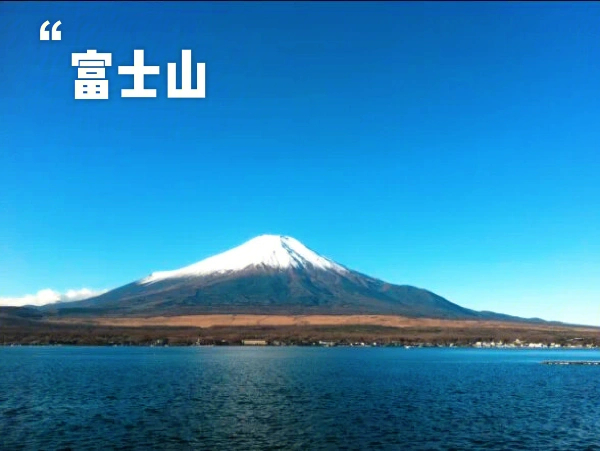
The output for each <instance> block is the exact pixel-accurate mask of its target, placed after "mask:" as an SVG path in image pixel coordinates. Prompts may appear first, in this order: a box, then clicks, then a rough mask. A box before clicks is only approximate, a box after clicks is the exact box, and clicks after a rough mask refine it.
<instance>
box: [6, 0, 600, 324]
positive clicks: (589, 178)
mask: <svg viewBox="0 0 600 451" xmlns="http://www.w3.org/2000/svg"><path fill="white" fill-rule="evenodd" d="M45 20H49V21H50V22H52V23H53V22H55V21H57V20H61V21H62V26H61V27H60V29H61V30H62V40H61V41H39V27H40V25H41V24H42V23H43V22H44V21H45ZM0 30H2V32H1V33H2V42H3V43H2V45H1V46H0V61H2V66H1V68H0V80H1V83H0V98H1V99H2V101H1V102H0V118H1V121H0V190H1V195H0V297H4V298H7V297H9V298H10V297H20V296H23V295H25V294H32V293H36V292H37V291H39V290H42V289H47V288H51V289H53V290H56V291H59V292H65V291H66V290H68V289H79V288H82V287H87V288H92V289H105V288H113V287H116V286H119V285H122V284H125V283H128V282H130V281H132V280H135V279H138V278H141V277H144V276H146V275H147V274H149V273H150V272H152V271H155V270H165V269H174V268H178V267H181V266H184V265H187V264H190V263H192V262H195V261H198V260H201V259H203V258H205V257H207V256H210V255H212V254H214V253H217V252H220V251H223V250H226V249H228V248H230V247H233V246H235V245H238V244H241V243H242V242H244V241H245V240H247V239H250V238H252V237H254V236H256V235H260V234H263V233H275V234H285V235H290V236H293V237H295V238H297V239H299V240H300V241H302V242H303V243H304V244H306V245H307V246H308V247H310V248H312V249H314V250H316V251H318V252H320V253H322V254H324V255H326V256H328V257H331V258H333V259H335V260H336V261H339V262H340V263H342V264H344V265H346V266H349V267H351V268H354V269H357V270H359V271H361V272H364V273H367V274H370V275H373V276H376V277H379V278H382V279H385V280H387V281H390V282H394V283H401V284H411V285H416V286H419V287H423V288H427V289H430V290H432V291H434V292H436V293H438V294H440V295H442V296H444V297H446V298H448V299H449V300H451V301H453V302H456V303H458V304H461V305H463V306H466V307H470V308H474V309H478V310H493V311H498V312H503V313H509V314H515V315H520V316H526V317H530V316H539V317H542V318H545V319H553V320H562V321H569V322H578V323H585V324H595V325H598V324H600V259H599V256H600V231H599V227H598V225H599V224H600V200H599V199H600V184H599V182H598V175H599V169H600V156H599V150H600V127H599V126H598V124H599V121H600V4H598V3H579V4H566V3H546V4H543V3H542V4H537V3H479V4H474V3H464V4H457V3H454V4H452V3H368V4H367V3H318V4H312V3H311V4H309V3H305V4H303V3H262V4H249V3H218V4H217V3H215V4H210V3H209V4H193V3H185V4H177V3H174V2H170V3H155V2H152V3H143V4H142V3H123V4H117V3H94V2H90V3H79V4H78V3H68V4H67V3H2V4H0ZM87 49H97V50H98V51H99V52H110V53H112V54H113V66H112V67H110V68H108V70H107V78H108V80H109V83H110V99H109V100H105V101H82V100H78V101H76V100H74V98H73V84H74V80H75V79H76V77H77V69H76V68H74V67H71V65H70V63H71V61H70V60H71V53H73V52H85V51H86V50H87ZM134 49H144V50H145V58H146V64H150V65H159V66H160V68H161V69H160V70H161V73H160V75H158V76H149V77H146V87H147V88H156V89H157V90H158V97H157V98H153V99H129V98H121V96H120V89H121V88H131V87H132V86H133V81H132V77H131V76H125V75H118V74H117V66H118V65H131V64H132V63H133V50H134ZM182 49H192V58H193V60H194V62H205V63H206V80H207V81H206V93H207V97H206V99H169V98H167V92H166V84H167V76H166V74H167V63H169V62H177V63H179V61H180V58H181V50H182ZM194 78H195V77H194Z"/></svg>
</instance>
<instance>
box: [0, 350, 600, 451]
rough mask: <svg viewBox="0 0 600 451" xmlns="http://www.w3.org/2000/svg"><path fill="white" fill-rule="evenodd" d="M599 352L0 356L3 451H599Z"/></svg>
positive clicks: (108, 352)
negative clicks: (557, 362) (571, 362)
mask: <svg viewBox="0 0 600 451" xmlns="http://www.w3.org/2000/svg"><path fill="white" fill-rule="evenodd" d="M595 359H598V360H600V352H598V351H590V350H580V351H555V350H547V351H539V350H479V349H403V348H301V347H297V348H296V347H282V348H276V347H268V348H251V347H246V348H243V347H214V348H197V347H191V348H137V347H115V348H83V347H15V348H2V347H0V449H2V450H12V449H27V450H38V449H45V450H54V449H73V450H79V449H99V450H100V449H101V450H104V449H139V450H147V449H172V450H181V449H184V450H185V449H206V450H262V449H266V450H274V449H286V450H288V449H292V450H293V449H298V450H320V449H332V450H337V449H348V450H350V449H356V450H358V449H386V450H387V449H390V450H396V449H399V450H413V449H414V450H436V449H456V450H459V449H460V450H462V449H506V450H509V449H510V450H512V449H539V450H551V449H554V450H575V449H600V367H597V366H547V365H541V364H540V362H541V361H543V360H595Z"/></svg>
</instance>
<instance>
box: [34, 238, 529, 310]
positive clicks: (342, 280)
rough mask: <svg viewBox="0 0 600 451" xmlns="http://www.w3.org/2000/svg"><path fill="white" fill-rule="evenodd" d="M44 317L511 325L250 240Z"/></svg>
mask: <svg viewBox="0 0 600 451" xmlns="http://www.w3.org/2000/svg"><path fill="white" fill-rule="evenodd" d="M44 310H46V311H48V312H49V313H50V312H54V313H58V314H61V315H62V314H65V315H70V314H73V315H87V314H90V315H127V316H130V315H134V316H149V315H190V314H215V313H226V314H233V313H240V314H242V313H245V314H286V315H298V314H336V315H344V314H388V315H402V316H408V317H421V318H425V317H426V318H448V319H496V320H497V319H511V320H515V319H519V318H516V317H510V316H507V315H501V314H496V313H492V312H477V311H474V310H470V309H467V308H463V307H461V306H459V305H457V304H454V303H452V302H450V301H448V300H446V299H444V298H442V297H440V296H438V295H436V294H434V293H432V292H430V291H427V290H424V289H420V288H415V287H412V286H408V285H393V284H390V283H386V282H384V281H381V280H378V279H375V278H372V277H369V276H366V275H364V274H361V273H359V272H357V271H353V270H351V269H349V268H346V267H344V266H342V265H340V264H338V263H336V262H334V261H333V260H330V259H328V258H326V257H323V256H321V255H319V254H317V253H316V252H314V251H312V250H310V249H309V248H307V247H306V246H304V245H303V244H302V243H300V242H299V241H298V240H296V239H294V238H291V237H288V236H279V235H262V236H258V237H256V238H253V239H251V240H250V241H247V242H246V243H244V244H242V245H240V246H238V247H235V248H233V249H230V250H228V251H226V252H223V253H221V254H218V255H215V256H213V257H209V258H207V259H205V260H202V261H200V262H198V263H194V264H192V265H189V266H186V267H184V268H181V269H176V270H172V271H160V272H155V273H152V274H150V275H149V276H148V277H145V278H143V279H141V280H138V281H135V282H132V283H130V284H127V285H124V286H122V287H120V288H116V289H114V290H112V291H108V292H107V293H104V294H102V295H100V296H97V297H94V298H90V299H86V300H83V301H77V302H70V303H68V304H54V305H51V306H47V307H46V308H44Z"/></svg>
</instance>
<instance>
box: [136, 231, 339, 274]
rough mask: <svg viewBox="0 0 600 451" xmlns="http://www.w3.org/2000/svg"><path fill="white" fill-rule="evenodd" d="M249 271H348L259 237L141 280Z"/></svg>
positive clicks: (288, 241) (283, 240) (285, 239)
mask: <svg viewBox="0 0 600 451" xmlns="http://www.w3.org/2000/svg"><path fill="white" fill-rule="evenodd" d="M250 268H271V269H280V270H286V269H290V268H304V269H321V270H326V271H334V272H336V273H339V274H344V273H347V272H348V270H347V269H346V268H344V267H343V266H341V265H338V264H337V263H335V262H334V261H332V260H330V259H328V258H325V257H322V256H320V255H319V254H317V253H316V252H314V251H311V250H310V249H309V248H307V247H306V246H304V245H303V244H302V243H301V242H300V241H298V240H296V239H294V238H292V237H289V236H281V235H261V236H257V237H256V238H253V239H251V240H249V241H246V242H245V243H244V244H242V245H240V246H237V247H235V248H233V249H230V250H228V251H225V252H223V253H221V254H218V255H215V256H213V257H209V258H207V259H205V260H202V261H200V262H198V263H194V264H192V265H189V266H186V267H184V268H180V269H176V270H173V271H159V272H155V273H152V274H151V275H150V276H148V277H146V278H145V279H143V280H141V281H140V284H149V283H153V282H157V281H162V280H165V279H172V278H184V277H195V276H207V275H211V274H222V273H230V272H236V271H244V270H247V269H250Z"/></svg>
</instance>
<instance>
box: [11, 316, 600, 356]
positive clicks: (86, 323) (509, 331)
mask: <svg viewBox="0 0 600 451" xmlns="http://www.w3.org/2000/svg"><path fill="white" fill-rule="evenodd" d="M243 340H254V341H259V342H264V343H261V344H264V345H267V346H278V345H297V346H318V345H321V346H326V345H330V346H350V345H353V346H356V345H359V344H360V343H364V344H365V346H366V345H369V344H370V345H373V343H375V345H376V346H410V347H425V346H428V347H429V346H432V347H433V346H439V347H475V348H525V347H526V348H533V349H540V348H541V349H547V347H552V348H558V349H563V348H572V349H579V348H587V349H590V348H597V347H600V328H595V327H591V326H570V325H557V324H549V323H526V322H507V321H473V320H465V321H463V320H443V319H426V318H406V317H400V316H385V315H348V316H335V315H297V316H294V315H241V314H240V315H235V314H231V315H193V316H172V317H149V318H141V317H119V318H116V317H79V318H77V317H62V318H61V317H35V318H23V317H14V316H13V317H11V316H0V345H11V344H21V345H27V344H30V345H59V344H60V345H86V346H89V345H98V346H114V345H140V346H150V345H159V346H160V345H164V344H168V345H170V346H192V345H215V346H219V345H241V344H242V341H243Z"/></svg>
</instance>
